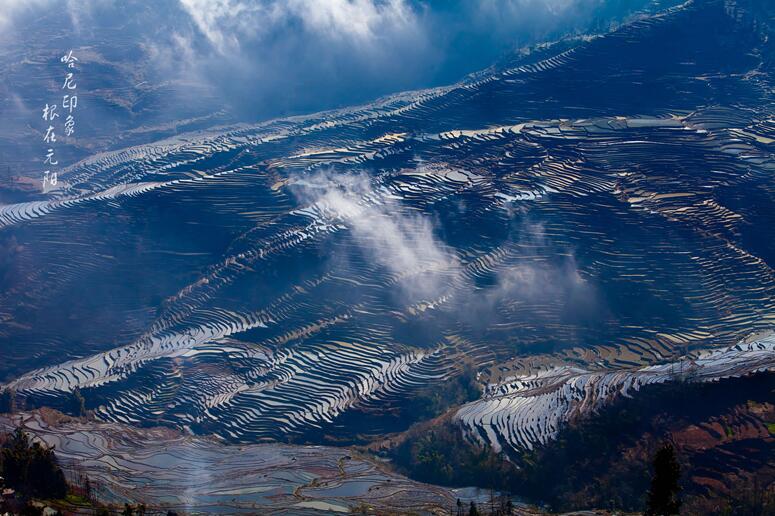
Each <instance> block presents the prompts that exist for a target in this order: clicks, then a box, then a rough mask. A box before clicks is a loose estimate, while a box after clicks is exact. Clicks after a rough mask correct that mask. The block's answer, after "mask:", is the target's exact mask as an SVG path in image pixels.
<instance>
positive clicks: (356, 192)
mask: <svg viewBox="0 0 775 516" xmlns="http://www.w3.org/2000/svg"><path fill="white" fill-rule="evenodd" d="M294 191H295V192H296V195H297V197H298V198H299V199H300V200H301V201H302V202H304V203H306V204H308V205H310V206H311V207H312V212H311V213H315V214H318V215H319V216H320V217H322V218H323V219H324V220H325V221H327V222H328V223H332V224H342V225H343V226H344V227H346V228H347V229H348V230H349V231H351V232H352V236H353V240H354V242H355V243H356V244H357V245H358V246H359V248H360V249H361V251H362V252H363V253H364V255H366V257H367V258H368V259H369V260H370V261H372V262H374V263H377V264H379V265H380V266H381V267H383V268H385V269H386V270H387V271H388V272H389V273H390V274H391V275H393V276H394V277H396V278H399V284H400V285H401V288H402V290H403V291H404V293H405V294H410V296H411V297H412V298H413V299H416V298H417V297H420V298H423V297H428V296H433V295H437V294H438V293H439V291H440V290H441V288H442V286H443V282H442V280H441V278H440V277H439V276H438V275H437V273H439V272H442V273H453V274H454V273H457V271H458V270H459V264H458V260H457V258H456V256H455V254H454V252H453V251H452V250H451V249H450V248H449V247H447V246H446V245H445V244H444V242H443V241H441V240H440V239H439V238H438V237H437V236H436V234H435V232H434V226H433V222H432V220H431V219H430V218H429V217H428V216H424V215H420V214H415V213H413V212H408V211H407V210H406V209H403V208H402V206H401V204H400V201H398V200H397V199H396V198H394V197H392V196H391V195H389V194H387V192H385V191H382V190H379V189H375V187H374V186H373V184H372V182H371V181H370V179H369V177H368V176H366V175H360V174H359V175H347V174H339V175H334V174H330V173H321V174H317V175H315V176H313V177H311V178H305V179H303V180H297V183H296V185H295V186H294Z"/></svg>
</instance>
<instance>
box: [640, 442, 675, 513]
mask: <svg viewBox="0 0 775 516" xmlns="http://www.w3.org/2000/svg"><path fill="white" fill-rule="evenodd" d="M680 477H681V467H680V466H679V465H678V460H677V459H676V457H675V449H674V448H673V445H672V444H670V443H664V444H663V445H662V446H661V447H660V448H659V450H657V453H656V455H655V456H654V475H653V476H652V478H651V488H650V489H649V492H648V501H647V505H646V516H668V515H671V514H679V510H680V508H681V500H680V499H679V497H678V496H679V494H680V492H681V486H680V485H679V484H678V480H679V479H680Z"/></svg>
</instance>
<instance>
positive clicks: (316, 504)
mask: <svg viewBox="0 0 775 516" xmlns="http://www.w3.org/2000/svg"><path fill="white" fill-rule="evenodd" d="M20 420H21V421H23V425H24V427H25V428H26V430H27V431H28V432H30V433H31V434H32V435H34V436H35V437H36V438H37V439H40V440H42V441H43V442H45V443H46V444H48V445H49V446H56V450H57V456H58V457H59V460H60V462H62V464H63V466H64V468H65V471H66V472H67V475H68V476H69V477H70V478H72V479H73V481H74V482H78V478H79V475H83V474H84V473H87V474H88V477H89V479H90V483H91V486H92V489H93V490H94V491H95V494H96V495H97V496H98V497H99V498H100V500H101V501H102V502H103V503H114V504H119V505H120V504H122V503H124V502H127V501H128V502H130V503H131V502H134V501H135V500H138V499H140V500H143V502H144V503H146V504H148V505H149V506H153V507H155V508H158V509H163V510H174V511H185V512H186V513H191V514H235V513H243V514H256V511H260V513H261V514H300V515H303V514H320V513H321V511H323V512H327V513H329V514H335V513H350V511H351V509H354V508H357V507H361V506H369V507H372V508H374V509H375V510H378V511H379V510H385V509H386V508H389V509H390V510H392V511H405V512H410V511H413V512H415V513H422V514H446V513H447V512H448V510H449V508H450V507H453V506H454V505H455V501H456V499H457V498H458V497H463V498H464V499H466V498H468V497H471V498H472V499H478V498H477V496H480V497H483V496H484V494H482V495H476V493H473V492H470V493H469V492H467V491H466V490H450V489H445V488H441V487H436V486H429V485H425V484H419V483H416V482H412V481H410V480H408V479H406V478H404V477H400V476H398V475H394V474H391V473H388V472H386V471H384V469H383V468H382V467H381V466H380V465H379V464H377V463H374V462H372V461H369V460H367V459H364V458H361V457H357V456H355V457H354V456H351V455H349V454H348V452H347V451H346V450H342V449H337V448H327V447H321V446H288V445H283V444H258V445H255V444H254V445H247V446H239V447H237V446H234V447H229V446H226V447H224V446H222V445H221V444H220V443H218V442H215V441H212V440H209V439H206V438H197V437H190V436H183V435H180V434H176V433H175V432H172V431H169V430H165V429H161V428H156V429H150V430H139V429H135V428H132V427H127V426H125V425H121V424H116V423H103V424H97V425H95V424H93V423H84V422H78V421H77V420H70V421H55V420H54V421H52V420H51V418H50V417H49V416H47V415H46V414H45V413H43V414H41V413H27V414H20V415H17V416H15V417H14V418H10V417H4V416H0V429H2V430H4V431H5V430H10V429H12V428H14V427H15V426H16V425H17V424H18V423H19V421H20Z"/></svg>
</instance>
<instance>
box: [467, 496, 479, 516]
mask: <svg viewBox="0 0 775 516" xmlns="http://www.w3.org/2000/svg"><path fill="white" fill-rule="evenodd" d="M468 516H479V509H477V508H476V504H475V503H474V501H473V500H471V505H470V507H469V508H468Z"/></svg>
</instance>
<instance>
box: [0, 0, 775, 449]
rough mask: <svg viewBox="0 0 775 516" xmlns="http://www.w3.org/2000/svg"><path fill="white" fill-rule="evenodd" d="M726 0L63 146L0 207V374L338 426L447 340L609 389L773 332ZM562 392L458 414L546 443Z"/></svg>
mask: <svg viewBox="0 0 775 516" xmlns="http://www.w3.org/2000/svg"><path fill="white" fill-rule="evenodd" d="M743 6H744V4H736V3H733V2H721V1H714V0H708V1H697V2H688V3H686V4H684V5H682V6H681V7H678V8H675V9H671V10H669V11H666V12H664V13H662V14H659V15H657V16H653V17H649V18H645V19H642V20H639V21H636V22H634V23H631V24H628V25H625V26H623V27H621V28H619V29H618V30H616V31H614V32H612V33H610V34H607V35H605V36H601V37H595V38H586V39H579V40H574V41H566V42H563V43H560V44H556V45H548V46H545V47H542V48H540V49H537V50H535V51H534V52H532V53H531V54H529V55H527V56H522V57H518V58H517V57H515V58H514V59H513V61H512V62H509V63H506V64H505V65H503V66H501V67H497V68H493V69H491V70H487V71H485V72H482V73H480V74H477V75H475V76H472V77H470V78H469V79H467V80H465V81H463V82H461V83H459V84H455V85H452V86H449V87H444V88H437V89H432V90H425V91H418V92H410V93H405V94H400V95H395V96H391V97H388V98H385V99H381V100H379V101H377V102H374V103H372V104H368V105H365V106H360V107H355V108H351V109H343V110H339V111H332V112H326V113H320V114H316V115H311V116H306V117H296V118H292V119H284V120H276V121H271V122H267V123H263V124H260V125H256V126H246V125H245V126H237V127H222V128H216V129H213V130H210V131H206V132H200V133H193V134H186V135H182V136H178V137H175V138H172V139H168V140H165V141H160V142H155V143H151V144H147V145H141V146H137V147H133V148H130V149H125V150H123V151H120V152H111V153H107V154H100V155H96V156H93V157H91V158H89V159H86V160H84V161H82V162H80V163H78V164H77V165H75V166H73V167H71V168H69V169H68V170H67V171H66V172H65V173H64V174H63V175H62V176H61V178H60V186H62V188H60V189H59V190H56V191H53V192H50V193H49V195H48V197H47V198H46V199H45V200H42V201H36V202H27V203H20V204H14V205H6V206H2V207H0V228H1V229H0V244H1V245H2V248H3V249H4V250H5V253H6V254H7V255H8V257H7V258H6V261H7V262H8V263H9V264H10V265H9V267H10V268H11V270H12V274H13V276H12V280H10V282H9V284H10V287H9V288H8V289H6V290H4V291H3V292H2V293H0V354H2V356H3V360H2V361H1V362H0V378H3V379H4V382H5V385H6V386H10V387H13V388H14V389H16V390H17V392H18V394H19V396H20V397H21V398H22V399H24V400H25V401H26V402H27V403H28V404H29V405H48V406H53V407H59V408H67V407H68V406H69V405H68V403H70V400H71V398H72V394H71V393H72V391H73V390H74V389H76V388H78V389H79V390H80V392H81V393H82V394H83V396H84V397H85V399H86V406H87V408H88V409H91V410H93V411H94V413H95V415H96V416H97V417H98V418H99V419H100V420H102V421H104V422H106V423H116V424H118V423H122V424H124V423H129V424H140V425H156V424H165V425H170V426H173V427H176V428H180V429H185V430H187V431H190V432H192V433H195V434H207V435H213V436H215V437H217V438H220V439H223V440H225V441H228V442H233V443H247V442H257V441H263V440H283V441H284V440H287V439H301V440H305V441H310V442H331V441H338V442H351V441H355V440H358V439H359V438H360V437H359V436H362V435H375V434H379V433H384V432H389V431H397V430H401V429H403V428H406V427H407V426H408V425H409V424H411V423H412V415H411V414H406V413H405V412H402V407H404V406H405V405H406V402H407V400H409V399H411V398H412V397H413V396H415V395H416V393H417V392H418V391H419V390H420V389H426V388H428V387H429V386H430V387H433V386H436V385H439V384H440V383H441V382H443V381H444V380H445V379H448V378H451V377H453V376H455V375H457V374H459V373H460V371H461V369H462V364H463V362H464V360H465V361H472V362H473V363H474V364H475V366H476V368H477V369H478V370H479V372H480V379H481V381H482V383H484V384H491V385H496V386H498V387H496V389H499V388H507V387H505V386H507V385H508V383H509V380H508V379H509V378H511V377H515V376H519V375H520V374H522V373H523V372H524V371H525V368H526V367H533V365H535V364H538V365H541V366H542V367H543V366H544V365H546V364H548V366H552V365H555V366H559V365H562V364H567V363H569V362H572V363H573V364H574V365H575V366H577V367H579V370H578V371H577V370H569V369H568V370H563V371H565V372H563V373H562V374H560V375H559V376H557V377H553V378H550V379H549V380H547V379H546V376H544V377H541V376H537V377H535V379H534V381H535V382H538V383H541V382H545V381H546V382H548V381H550V380H551V381H552V382H554V381H555V380H556V381H559V382H562V385H563V386H569V385H570V384H569V383H568V382H571V383H573V382H581V383H586V384H589V385H593V384H594V385H595V386H598V387H599V388H600V389H602V390H603V391H604V392H603V394H602V395H603V396H605V395H607V393H608V391H617V392H620V391H625V392H626V390H627V389H628V388H630V387H629V386H634V384H637V383H638V382H648V381H656V380H652V378H658V377H660V376H659V374H658V373H659V372H660V371H662V372H664V368H665V367H668V366H664V365H663V366H655V367H657V369H649V367H650V366H652V365H653V364H657V363H669V362H670V361H671V360H675V357H676V356H678V355H683V354H687V353H689V354H692V353H693V354H694V356H697V357H700V356H702V357H706V356H707V357H715V356H716V355H712V354H711V355H707V353H709V351H707V350H712V349H726V348H729V347H730V346H734V345H736V344H737V343H738V342H739V341H740V340H741V339H742V338H743V337H745V336H746V335H748V334H750V333H752V332H760V331H767V330H769V329H771V328H772V327H773V326H775V301H774V300H775V296H774V295H773V294H775V275H774V274H773V269H772V264H773V263H775V246H774V245H773V242H775V229H773V228H775V211H773V210H772V202H773V200H775V181H773V172H775V161H773V148H775V147H773V143H774V142H775V109H774V106H775V102H773V100H774V99H773V91H774V90H773V80H772V79H773V77H772V73H773V67H772V63H773V62H772V60H771V59H770V58H768V57H767V56H768V55H771V54H768V53H767V52H768V51H771V49H769V50H768V48H769V47H767V45H768V44H770V43H768V42H767V40H766V38H765V34H766V33H765V32H763V31H764V29H763V28H762V27H761V26H759V25H755V24H753V23H752V22H751V19H750V17H749V16H748V13H747V12H746V11H745V9H744V8H743ZM769 41H772V39H770V40H769ZM770 45H771V44H770ZM767 342H769V341H767ZM763 349H764V351H763V352H764V353H766V354H768V357H770V358H771V354H772V352H773V349H772V346H771V344H767V345H766V346H765V348H763ZM31 350H32V351H31ZM703 353H706V354H703ZM698 360H699V359H698ZM703 360H705V359H703ZM530 364H533V365H530ZM660 367H661V369H660ZM601 368H608V370H611V369H616V368H618V369H625V370H627V371H626V372H618V373H617V372H614V373H605V374H603V373H600V374H603V376H604V377H605V381H602V380H601V379H600V374H598V373H595V372H594V371H597V370H600V369H601ZM630 369H632V371H630ZM707 370H708V371H717V370H716V369H713V368H711V367H708V369H707ZM553 371H556V369H553ZM741 372H743V371H742V369H741ZM609 374H610V375H613V378H614V380H610V381H609V380H608V379H607V378H608V376H606V375H609ZM708 374H711V373H708ZM712 374H716V373H715V372H714V373H712ZM719 374H720V373H719ZM725 374H726V373H725ZM590 382H591V383H590ZM579 385H580V384H579ZM563 388H564V389H566V391H567V392H566V394H563V395H562V396H561V397H560V398H558V397H556V396H554V395H552V396H553V397H551V400H552V401H551V403H552V404H554V405H553V406H552V408H551V410H550V411H548V412H542V413H541V414H542V415H541V416H530V418H528V421H527V422H525V423H524V424H525V426H524V427H522V426H521V425H522V424H523V422H522V421H523V419H524V418H522V419H521V416H520V417H519V418H517V417H516V416H515V418H513V419H511V420H509V419H508V418H507V419H506V420H505V422H503V421H499V422H498V423H497V424H498V425H499V426H498V427H497V430H492V429H490V428H484V427H483V425H484V426H486V425H489V424H490V423H487V422H486V421H485V420H484V419H483V418H482V417H481V416H478V415H471V416H470V417H469V416H468V415H466V414H467V412H466V411H467V410H469V408H468V407H464V408H463V411H462V412H461V414H462V416H461V417H462V421H464V423H465V424H464V426H465V427H466V428H468V429H469V431H471V432H474V433H476V434H477V435H485V436H487V435H490V433H489V432H491V431H492V432H497V433H498V435H497V436H496V437H494V438H489V440H490V441H491V442H496V441H497V442H500V441H501V440H503V439H504V436H506V435H509V437H508V438H506V441H507V442H508V443H509V444H510V445H512V444H514V445H517V444H518V445H529V444H530V443H532V442H536V441H542V440H544V439H546V438H547V437H549V436H551V435H552V432H554V431H555V430H556V426H557V424H559V422H561V421H563V420H565V419H567V414H568V413H572V412H574V411H576V410H578V401H579V398H578V396H577V395H578V390H577V389H580V388H581V387H576V388H571V387H567V388H566V387H563ZM596 388H597V387H596ZM508 389H511V387H508V388H507V390H508ZM519 389H521V387H520V388H516V390H515V391H513V389H512V390H508V392H504V393H502V394H504V395H508V396H510V395H512V394H514V393H516V394H519V392H520V391H519ZM574 389H575V390H574ZM512 391H513V392H512ZM564 392H565V391H564ZM487 396H490V394H487ZM544 399H549V398H546V397H536V398H534V399H533V400H532V401H531V403H535V402H537V400H544ZM490 402H491V401H490V398H485V400H484V401H483V402H481V403H490ZM595 403H596V402H595ZM595 403H590V404H591V405H594V404H595ZM558 407H562V409H561V410H560V409H559V408H558ZM555 409H557V410H555ZM479 410H480V409H479V408H476V409H475V411H479ZM531 410H532V409H531ZM396 414H400V417H399V416H396ZM543 414H546V416H544V415H543ZM550 415H551V417H550ZM544 417H545V419H541V418H544ZM531 418H539V419H541V421H542V422H541V423H540V424H542V425H543V424H545V425H546V427H545V429H542V430H536V429H535V425H538V424H539V423H538V422H537V421H534V420H532V419H531ZM503 425H505V426H503ZM474 427H477V428H474ZM472 435H473V434H472Z"/></svg>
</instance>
